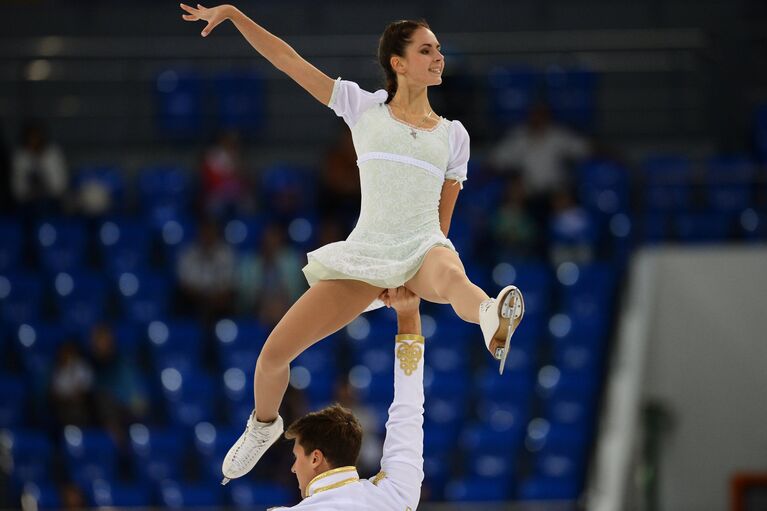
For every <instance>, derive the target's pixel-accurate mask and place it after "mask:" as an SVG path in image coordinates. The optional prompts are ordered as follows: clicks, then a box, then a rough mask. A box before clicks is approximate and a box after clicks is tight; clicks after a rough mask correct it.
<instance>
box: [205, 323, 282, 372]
mask: <svg viewBox="0 0 767 511" xmlns="http://www.w3.org/2000/svg"><path fill="white" fill-rule="evenodd" d="M268 336H269V330H268V328H267V327H266V326H265V325H264V324H262V323H260V322H259V321H256V320H253V319H238V320H233V319H222V320H220V321H218V322H217V323H216V326H215V329H214V339H215V343H216V350H217V351H218V358H219V363H220V364H221V366H222V367H225V368H229V367H238V368H240V369H243V370H246V371H252V370H253V368H254V367H255V364H256V360H257V359H258V355H259V353H261V347H262V346H263V345H264V343H265V342H266V339H267V337H268Z"/></svg>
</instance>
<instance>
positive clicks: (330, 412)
mask: <svg viewBox="0 0 767 511" xmlns="http://www.w3.org/2000/svg"><path fill="white" fill-rule="evenodd" d="M285 438H287V439H288V440H293V439H295V440H296V441H297V442H298V443H299V444H300V445H301V447H303V448H304V453H305V454H309V453H311V452H313V451H314V450H315V449H319V450H320V451H322V454H323V455H324V456H325V459H326V460H328V464H329V465H330V466H331V467H332V468H337V467H346V466H354V465H356V464H357V458H358V457H359V455H360V447H361V446H362V426H360V423H359V421H358V420H357V418H356V417H355V416H354V414H353V413H352V412H351V411H349V410H347V409H346V408H344V407H343V406H341V405H339V404H338V403H336V404H334V405H331V406H328V407H326V408H323V409H322V410H319V411H317V412H312V413H309V414H307V415H304V416H303V417H301V418H300V419H297V420H296V421H294V422H293V423H292V424H291V425H290V426H289V427H288V429H287V431H285Z"/></svg>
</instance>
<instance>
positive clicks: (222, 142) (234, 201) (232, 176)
mask: <svg viewBox="0 0 767 511" xmlns="http://www.w3.org/2000/svg"><path fill="white" fill-rule="evenodd" d="M250 190H251V186H250V184H249V182H248V178H247V176H246V174H245V167H244V162H243V156H242V147H241V144H240V135H239V133H237V132H236V131H225V132H222V133H221V134H219V135H218V138H217V139H216V141H215V143H214V144H213V145H211V146H210V147H209V148H208V149H206V151H205V153H204V154H203V157H202V201H203V207H204V209H205V211H206V212H207V213H208V214H210V215H214V216H216V217H218V218H222V217H226V216H230V215H233V214H240V215H242V214H247V213H252V212H253V210H254V208H255V201H254V198H253V194H251V192H250Z"/></svg>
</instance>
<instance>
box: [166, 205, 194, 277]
mask: <svg viewBox="0 0 767 511" xmlns="http://www.w3.org/2000/svg"><path fill="white" fill-rule="evenodd" d="M159 229H160V232H159V237H160V246H161V247H162V249H163V253H164V255H165V261H166V263H167V265H168V267H169V268H175V265H176V262H177V261H178V257H179V256H180V255H181V253H182V252H183V250H184V248H186V247H187V246H188V245H189V244H191V243H193V242H194V240H195V238H196V237H197V225H196V224H195V223H194V222H193V221H192V220H191V219H190V218H189V217H186V216H178V217H176V218H171V219H168V220H166V221H165V222H163V223H162V224H161V225H160V228H159Z"/></svg>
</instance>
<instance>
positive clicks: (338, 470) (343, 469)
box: [306, 466, 357, 489]
mask: <svg viewBox="0 0 767 511" xmlns="http://www.w3.org/2000/svg"><path fill="white" fill-rule="evenodd" d="M356 471H357V467H352V466H347V467H338V468H334V469H331V470H326V471H325V472H323V473H321V474H319V475H317V476H315V477H314V479H312V480H311V481H309V484H307V485H306V488H307V489H308V488H311V487H312V485H313V484H314V483H316V482H317V481H319V480H320V479H324V478H325V477H328V476H332V475H333V474H340V473H341V472H356Z"/></svg>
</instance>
